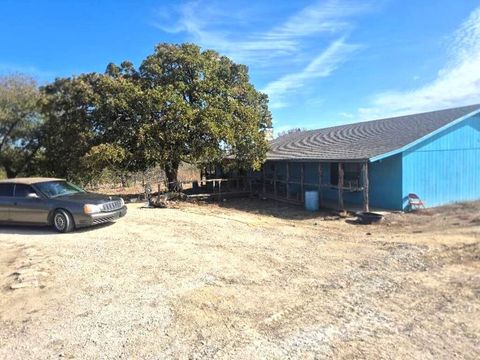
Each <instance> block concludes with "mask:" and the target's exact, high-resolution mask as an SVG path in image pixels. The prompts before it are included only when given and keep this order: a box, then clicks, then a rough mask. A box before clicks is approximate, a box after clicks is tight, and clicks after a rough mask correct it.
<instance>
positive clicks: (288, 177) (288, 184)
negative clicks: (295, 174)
mask: <svg viewBox="0 0 480 360" xmlns="http://www.w3.org/2000/svg"><path fill="white" fill-rule="evenodd" d="M286 188H287V200H288V199H289V198H290V163H289V162H288V161H287V186H286Z"/></svg>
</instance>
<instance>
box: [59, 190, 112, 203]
mask: <svg viewBox="0 0 480 360" xmlns="http://www.w3.org/2000/svg"><path fill="white" fill-rule="evenodd" d="M55 199H56V200H66V201H73V202H78V203H82V204H87V203H88V204H103V203H105V202H109V201H115V200H120V197H118V196H109V195H102V194H95V193H89V192H84V193H76V194H71V195H62V196H58V197H56V198H55Z"/></svg>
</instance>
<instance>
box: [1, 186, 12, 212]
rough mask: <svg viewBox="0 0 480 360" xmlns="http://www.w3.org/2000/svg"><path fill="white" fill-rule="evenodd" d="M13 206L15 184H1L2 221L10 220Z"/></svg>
mask: <svg viewBox="0 0 480 360" xmlns="http://www.w3.org/2000/svg"><path fill="white" fill-rule="evenodd" d="M12 206H13V184H8V183H0V221H9V220H10V208H11V207H12Z"/></svg>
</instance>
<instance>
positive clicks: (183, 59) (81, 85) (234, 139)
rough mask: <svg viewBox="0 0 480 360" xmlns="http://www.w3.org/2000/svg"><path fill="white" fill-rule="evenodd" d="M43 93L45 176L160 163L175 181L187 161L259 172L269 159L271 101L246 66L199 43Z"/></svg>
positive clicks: (80, 175)
mask: <svg viewBox="0 0 480 360" xmlns="http://www.w3.org/2000/svg"><path fill="white" fill-rule="evenodd" d="M42 90H43V93H44V94H45V96H46V100H45V101H44V102H43V108H42V109H43V111H44V113H45V114H46V119H47V120H46V124H45V127H44V129H45V135H46V136H45V137H44V142H43V144H44V147H45V152H44V154H45V162H44V168H45V170H46V171H47V172H48V173H51V174H55V175H58V176H64V177H68V178H74V179H83V180H85V179H88V178H90V177H91V174H94V173H95V174H98V173H99V172H100V171H101V169H102V168H108V169H112V170H115V171H118V173H120V174H124V173H126V172H129V171H144V170H146V169H147V168H148V167H151V166H154V165H161V166H163V167H164V169H165V172H166V175H167V177H168V181H169V182H171V183H175V182H176V181H177V173H178V167H179V164H180V163H181V162H187V163H192V164H202V165H203V164H211V163H218V162H220V161H222V160H224V159H226V158H228V159H230V161H233V162H235V164H236V165H237V166H238V167H240V168H242V169H249V168H259V167H260V165H261V163H262V162H263V160H264V157H265V154H266V151H267V142H266V140H265V135H264V131H265V130H266V128H268V127H270V125H271V115H270V112H269V111H268V106H267V104H268V99H267V96H266V95H264V94H261V93H259V92H258V91H256V90H255V88H254V87H253V85H252V84H251V83H250V82H249V78H248V69H247V67H246V66H244V65H238V64H235V63H233V62H232V61H231V60H230V59H228V58H227V57H224V56H220V55H219V54H218V53H216V52H214V51H211V50H207V51H201V49H200V48H199V47H198V46H196V45H192V44H183V45H170V44H160V45H158V46H157V47H156V49H155V52H154V53H153V54H152V55H150V56H148V57H147V58H146V59H145V60H144V61H143V62H142V64H141V66H140V68H139V69H138V70H136V69H135V67H134V66H133V64H132V63H130V62H128V61H124V62H123V63H121V64H120V66H117V65H115V64H109V65H108V66H107V69H106V72H105V74H86V75H81V76H79V77H74V78H69V79H57V80H55V82H53V83H52V84H50V85H47V86H46V87H44V88H43V89H42Z"/></svg>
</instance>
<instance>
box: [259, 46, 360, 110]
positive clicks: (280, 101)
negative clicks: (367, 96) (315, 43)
mask: <svg viewBox="0 0 480 360" xmlns="http://www.w3.org/2000/svg"><path fill="white" fill-rule="evenodd" d="M358 48H359V45H353V44H347V43H346V42H345V39H344V38H340V39H337V40H335V41H334V42H332V43H331V44H330V45H329V46H328V47H327V48H326V49H325V50H324V51H323V52H322V53H321V54H319V55H318V56H317V57H315V58H314V59H313V60H312V61H311V62H310V63H309V64H308V65H307V66H306V67H305V68H304V69H302V70H301V71H299V72H295V73H290V74H287V75H284V76H282V77H281V78H280V79H278V80H275V81H272V82H270V83H269V84H268V85H267V86H266V87H265V88H264V89H263V90H262V91H263V92H265V93H266V94H268V96H269V97H270V106H271V107H272V108H282V107H285V106H288V102H287V101H286V96H287V95H288V94H289V93H291V92H293V91H298V89H300V88H303V87H304V86H305V84H306V83H307V82H312V81H313V80H318V79H320V78H323V77H327V76H329V75H330V74H331V73H332V72H333V71H334V70H335V69H337V68H338V67H339V66H340V64H341V63H342V62H344V61H346V59H347V58H348V56H349V55H351V54H352V53H353V52H354V51H355V50H357V49H358Z"/></svg>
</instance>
